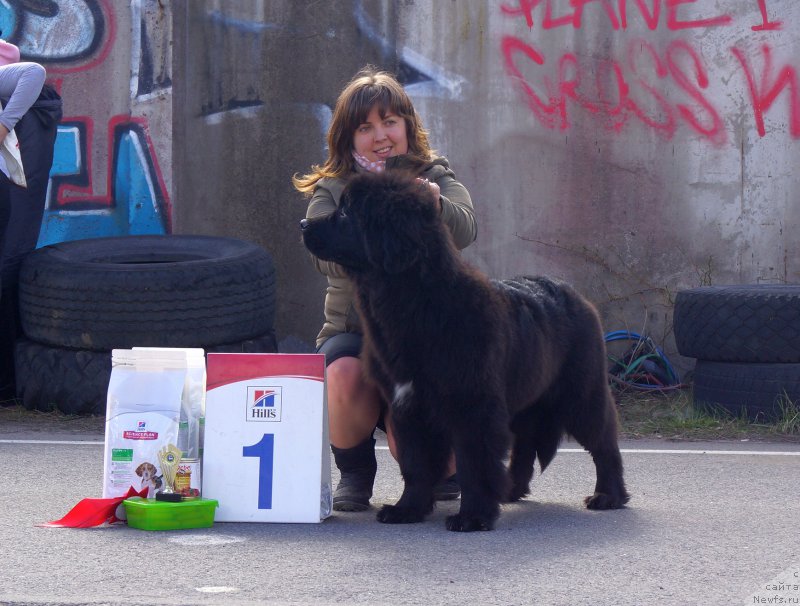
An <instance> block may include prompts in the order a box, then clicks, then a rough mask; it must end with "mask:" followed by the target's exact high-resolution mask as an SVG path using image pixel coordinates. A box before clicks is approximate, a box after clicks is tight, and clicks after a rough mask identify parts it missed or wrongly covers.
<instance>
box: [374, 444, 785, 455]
mask: <svg viewBox="0 0 800 606" xmlns="http://www.w3.org/2000/svg"><path fill="white" fill-rule="evenodd" d="M375 448H377V449H379V450H389V447H388V446H376V447H375ZM558 452H563V453H571V454H572V453H583V454H589V453H588V452H586V451H585V450H583V449H582V448H559V449H558ZM620 452H621V453H623V454H680V455H704V454H707V455H726V456H730V455H757V456H784V457H800V451H796V452H795V451H784V450H774V451H773V450H714V449H711V448H709V449H704V450H688V449H678V448H676V449H670V448H663V449H656V448H620Z"/></svg>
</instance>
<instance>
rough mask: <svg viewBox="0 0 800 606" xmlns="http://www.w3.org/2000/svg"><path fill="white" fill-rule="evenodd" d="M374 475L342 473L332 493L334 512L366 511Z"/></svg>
mask: <svg viewBox="0 0 800 606" xmlns="http://www.w3.org/2000/svg"><path fill="white" fill-rule="evenodd" d="M374 479H375V476H374V475H370V474H368V473H357V472H347V473H342V478H341V479H340V480H339V485H338V486H336V491H335V492H334V493H333V510H334V511H366V510H367V509H369V500H370V498H371V497H372V482H373V480H374Z"/></svg>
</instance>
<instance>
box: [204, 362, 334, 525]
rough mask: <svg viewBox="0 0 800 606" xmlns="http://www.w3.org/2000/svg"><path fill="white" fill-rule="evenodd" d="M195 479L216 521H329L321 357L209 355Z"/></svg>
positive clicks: (323, 364) (328, 476) (325, 409)
mask: <svg viewBox="0 0 800 606" xmlns="http://www.w3.org/2000/svg"><path fill="white" fill-rule="evenodd" d="M202 475H203V485H202V492H203V497H204V498H208V499H217V500H218V501H219V508H218V509H217V511H216V515H215V521H217V522H320V521H322V520H323V519H325V518H326V517H328V516H329V515H330V512H331V506H332V501H331V499H332V491H331V466H330V447H329V443H328V418H327V401H326V389H325V356H324V355H321V354H241V353H230V354H226V353H209V354H208V387H207V394H206V419H205V444H204V453H203V474H202Z"/></svg>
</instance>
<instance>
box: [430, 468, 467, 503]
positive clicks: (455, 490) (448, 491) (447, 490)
mask: <svg viewBox="0 0 800 606" xmlns="http://www.w3.org/2000/svg"><path fill="white" fill-rule="evenodd" d="M460 496H461V486H459V484H458V480H456V474H453V475H451V476H450V477H449V478H445V479H444V480H442V481H441V482H439V483H438V484H437V485H436V486H434V487H433V498H434V499H435V500H437V501H452V500H453V499H457V498H458V497H460Z"/></svg>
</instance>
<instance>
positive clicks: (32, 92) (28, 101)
mask: <svg viewBox="0 0 800 606" xmlns="http://www.w3.org/2000/svg"><path fill="white" fill-rule="evenodd" d="M46 77H47V72H46V71H45V69H44V67H42V66H41V65H39V64H38V63H27V62H26V63H12V64H11V65H4V66H3V67H0V98H2V99H8V102H7V103H6V104H5V105H4V107H3V111H2V112H0V126H1V127H2V128H0V142H2V141H3V139H5V137H6V135H7V134H8V132H9V131H11V130H12V129H13V128H14V127H15V126H16V125H17V122H19V120H20V118H22V116H24V115H25V112H27V111H28V110H29V109H30V107H31V105H33V104H34V103H35V102H36V99H38V98H39V93H41V92H42V86H44V81H45V78H46Z"/></svg>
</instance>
